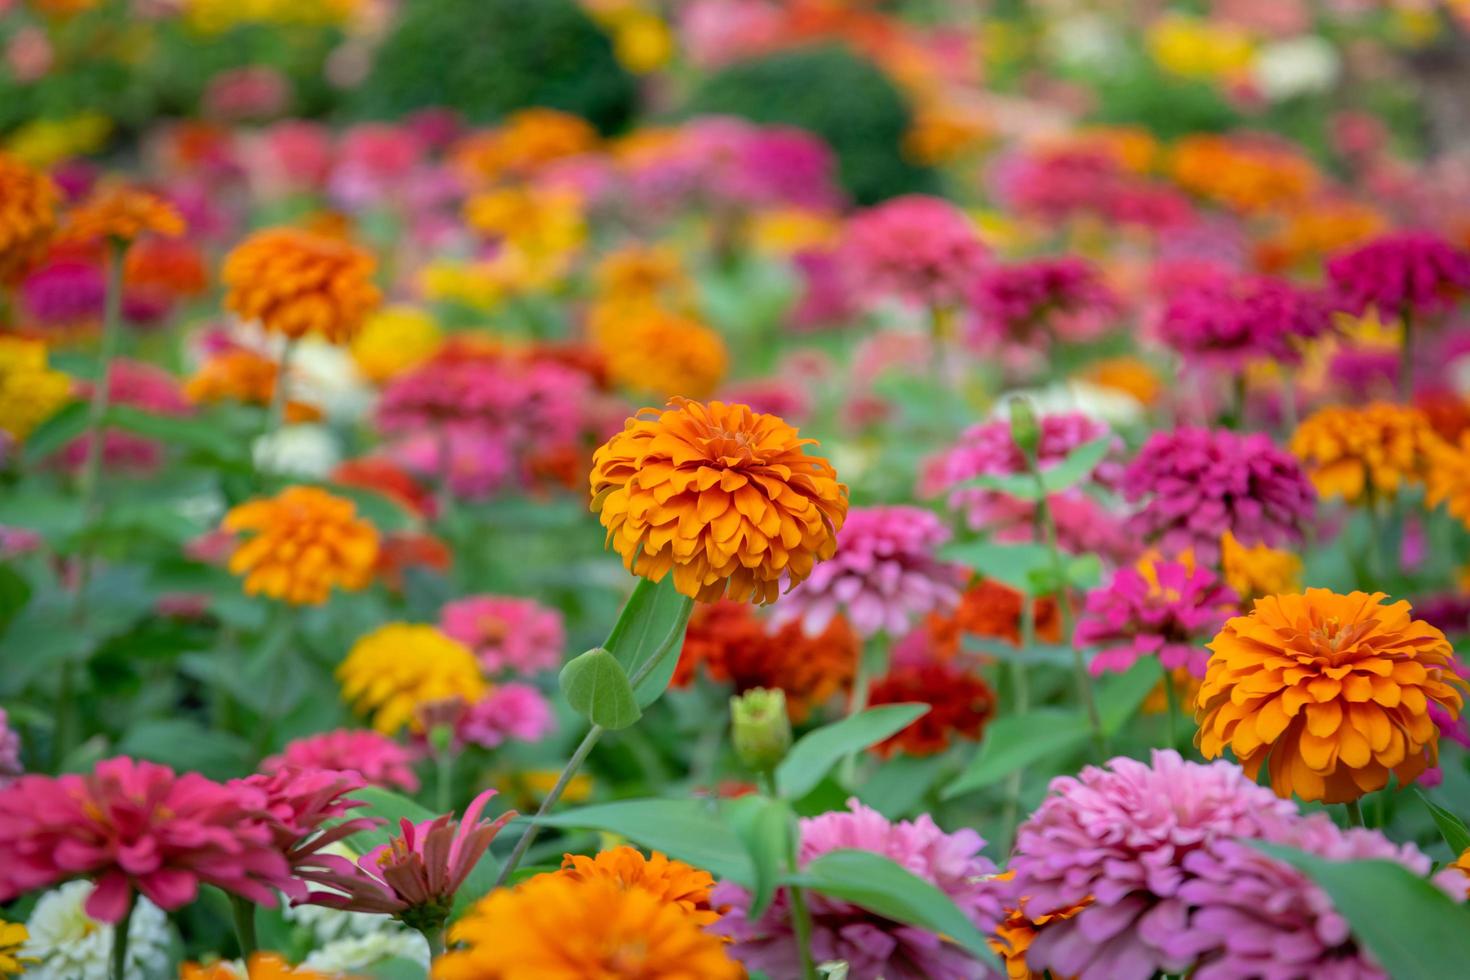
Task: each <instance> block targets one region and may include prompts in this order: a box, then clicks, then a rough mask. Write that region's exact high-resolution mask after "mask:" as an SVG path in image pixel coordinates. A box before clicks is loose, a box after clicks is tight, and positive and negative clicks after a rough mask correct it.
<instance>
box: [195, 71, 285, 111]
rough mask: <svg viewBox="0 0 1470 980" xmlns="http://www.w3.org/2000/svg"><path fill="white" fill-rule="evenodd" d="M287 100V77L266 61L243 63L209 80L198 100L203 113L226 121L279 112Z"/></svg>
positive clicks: (282, 109)
mask: <svg viewBox="0 0 1470 980" xmlns="http://www.w3.org/2000/svg"><path fill="white" fill-rule="evenodd" d="M290 100H291V81H290V79H288V78H287V77H286V76H285V75H283V74H282V73H281V72H280V71H278V70H276V69H275V68H271V67H269V66H267V65H246V66H244V67H242V68H231V69H228V70H226V71H222V72H220V73H219V74H218V75H215V76H214V77H213V78H211V79H210V80H209V84H208V85H206V86H205V88H204V96H203V98H202V99H201V100H200V101H201V102H202V107H203V110H204V114H205V115H207V116H211V117H213V118H216V119H223V120H226V121H229V122H243V121H245V120H250V119H265V118H268V117H270V116H275V115H279V114H280V113H281V112H283V111H284V110H285V108H286V106H287V104H288V103H289V102H290Z"/></svg>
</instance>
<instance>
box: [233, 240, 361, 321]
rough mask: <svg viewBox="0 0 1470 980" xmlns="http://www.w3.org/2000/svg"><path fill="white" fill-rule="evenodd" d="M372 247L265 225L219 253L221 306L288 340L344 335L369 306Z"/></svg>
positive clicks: (359, 319)
mask: <svg viewBox="0 0 1470 980" xmlns="http://www.w3.org/2000/svg"><path fill="white" fill-rule="evenodd" d="M375 267H376V263H375V262H374V261H373V257H372V255H370V254H369V253H368V252H366V251H364V250H363V249H361V248H358V247H357V246H355V245H353V244H352V243H350V242H346V241H342V240H341V239H337V238H328V237H326V236H324V235H318V234H314V233H312V232H309V231H300V230H297V229H294V228H267V229H265V230H264V231H258V232H256V233H255V234H253V235H251V236H250V237H249V238H247V239H245V240H244V241H243V242H241V243H240V244H239V245H237V246H235V248H234V249H233V250H232V251H231V252H230V254H229V255H227V256H226V257H225V263H224V266H223V268H222V270H221V273H220V278H221V280H222V282H223V283H224V285H225V287H226V288H227V289H228V292H227V293H226V295H225V308H226V309H228V310H230V311H232V312H234V313H236V314H237V315H239V317H240V318H241V319H243V320H249V321H255V322H258V323H259V324H260V325H261V327H263V328H264V329H265V330H267V331H269V332H271V333H279V334H283V335H285V336H286V337H289V338H291V339H293V340H295V339H298V338H300V337H304V336H306V335H307V334H312V333H314V334H318V335H320V336H321V337H323V338H325V339H326V340H329V341H331V342H332V343H334V344H342V343H346V342H347V341H349V340H351V339H352V338H353V337H354V336H355V335H356V334H357V332H358V330H359V329H360V328H361V326H362V323H363V320H364V319H365V318H366V317H367V315H368V314H369V313H371V312H372V311H373V310H375V309H377V307H378V304H379V302H381V299H382V297H381V294H380V293H379V292H378V288H377V287H376V286H374V285H373V283H372V276H373V270H374V268H375Z"/></svg>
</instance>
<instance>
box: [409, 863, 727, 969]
mask: <svg viewBox="0 0 1470 980" xmlns="http://www.w3.org/2000/svg"><path fill="white" fill-rule="evenodd" d="M449 941H450V942H452V943H456V944H458V945H459V947H460V948H458V949H455V950H453V951H452V952H449V953H447V954H445V955H444V956H441V957H440V958H439V959H438V960H436V961H435V963H434V968H433V973H432V976H433V978H434V980H587V978H589V977H597V978H599V980H694V978H696V977H697V978H699V980H739V978H740V977H743V976H744V975H745V971H744V969H743V968H742V967H741V966H740V965H739V964H738V963H736V962H735V961H734V960H732V959H731V958H730V956H729V954H727V953H726V952H725V943H724V941H723V940H721V939H720V938H719V937H717V936H713V935H710V934H709V933H707V932H705V931H704V930H703V929H701V928H700V926H699V924H698V922H696V921H695V920H694V919H693V918H692V917H691V916H690V915H689V914H688V913H687V912H686V911H685V910H684V909H683V908H681V907H680V906H679V905H678V904H676V903H674V902H670V901H667V900H664V899H661V898H659V897H657V896H656V895H654V894H653V893H652V892H650V891H646V890H644V889H641V888H624V887H623V886H622V885H620V884H618V883H617V882H614V881H610V880H606V879H604V878H600V877H599V878H594V879H591V880H583V879H578V878H574V877H570V876H567V875H565V874H542V875H537V876H536V877H534V878H531V879H530V880H528V881H526V882H524V883H523V884H521V885H519V886H517V887H516V888H513V889H498V890H496V891H493V892H491V893H490V894H489V895H487V896H486V897H485V898H482V899H481V900H480V901H479V902H477V903H476V904H475V905H474V906H473V907H472V908H471V909H470V910H469V912H468V913H466V914H465V916H464V917H463V918H461V919H460V920H459V921H458V922H456V923H455V924H454V925H453V926H452V927H450V930H449Z"/></svg>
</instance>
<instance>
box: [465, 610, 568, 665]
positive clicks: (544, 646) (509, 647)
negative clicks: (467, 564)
mask: <svg viewBox="0 0 1470 980" xmlns="http://www.w3.org/2000/svg"><path fill="white" fill-rule="evenodd" d="M439 628H440V629H442V630H443V631H444V632H445V633H447V634H449V635H450V636H451V637H453V638H454V639H456V640H458V641H459V642H461V643H463V644H464V645H465V646H467V647H469V648H470V649H471V650H473V651H474V653H475V656H476V657H478V658H479V660H480V666H481V667H482V668H484V670H485V673H487V674H492V675H493V674H499V673H501V672H509V673H514V674H534V673H536V672H538V671H542V670H551V669H553V668H555V667H559V666H561V658H562V652H563V650H564V648H565V647H566V632H565V630H563V629H562V622H561V613H560V612H558V611H557V610H555V609H550V608H548V607H546V606H543V605H541V603H539V602H536V601H535V600H534V599H519V598H515V597H513V596H494V595H478V596H469V597H467V598H464V599H456V600H455V601H454V602H450V603H447V604H445V606H444V608H442V609H440V610H439Z"/></svg>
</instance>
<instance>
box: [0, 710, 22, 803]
mask: <svg viewBox="0 0 1470 980" xmlns="http://www.w3.org/2000/svg"><path fill="white" fill-rule="evenodd" d="M25 771H26V770H25V766H24V765H23V764H22V763H21V761H20V736H19V735H17V734H16V733H15V729H13V728H11V727H10V717H9V716H8V715H7V714H6V713H5V709H4V708H0V788H4V786H5V785H6V784H7V783H9V782H10V779H11V777H12V776H19V775H20V774H21V773H23V772H25Z"/></svg>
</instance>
